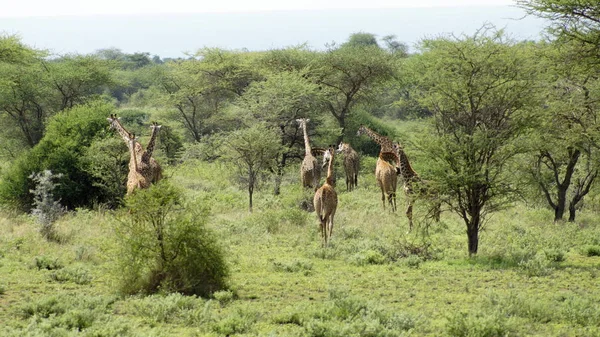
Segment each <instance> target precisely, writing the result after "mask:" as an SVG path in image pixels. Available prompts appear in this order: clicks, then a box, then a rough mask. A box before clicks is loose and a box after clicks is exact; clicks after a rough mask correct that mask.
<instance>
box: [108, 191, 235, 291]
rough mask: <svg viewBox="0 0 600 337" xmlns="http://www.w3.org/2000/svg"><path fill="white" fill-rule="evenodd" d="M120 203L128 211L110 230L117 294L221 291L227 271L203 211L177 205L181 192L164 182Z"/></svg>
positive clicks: (198, 206) (206, 212) (196, 206)
mask: <svg viewBox="0 0 600 337" xmlns="http://www.w3.org/2000/svg"><path fill="white" fill-rule="evenodd" d="M126 205H127V208H129V212H128V213H126V214H124V215H123V217H122V221H120V222H121V223H120V224H119V226H118V228H117V229H116V230H117V231H118V232H120V233H119V234H120V235H119V238H120V239H121V242H120V250H121V254H119V255H118V256H117V260H118V261H117V262H118V263H117V266H118V267H119V269H118V270H117V271H116V274H117V275H118V277H119V278H120V282H121V283H120V284H121V286H120V290H121V291H122V292H123V293H125V294H135V293H143V294H151V293H156V292H158V291H162V292H166V293H171V292H179V293H182V294H193V295H200V296H208V295H210V294H211V293H213V292H215V291H217V290H221V289H224V288H226V279H227V276H228V267H227V265H226V263H225V259H224V255H223V251H222V250H221V248H220V247H219V246H218V245H217V242H216V239H215V236H214V235H213V233H212V232H210V231H209V230H208V229H206V227H205V222H206V219H207V216H208V210H207V209H206V208H203V207H202V206H200V205H192V204H190V205H188V207H183V206H184V200H183V197H182V193H181V192H180V191H179V190H178V189H176V188H175V187H173V186H172V185H170V184H169V183H168V182H167V181H164V180H163V181H161V182H159V183H158V184H156V185H153V186H151V187H150V188H149V189H145V190H139V191H137V192H136V193H135V194H133V195H132V196H130V197H128V198H127V199H126ZM186 209H187V211H186Z"/></svg>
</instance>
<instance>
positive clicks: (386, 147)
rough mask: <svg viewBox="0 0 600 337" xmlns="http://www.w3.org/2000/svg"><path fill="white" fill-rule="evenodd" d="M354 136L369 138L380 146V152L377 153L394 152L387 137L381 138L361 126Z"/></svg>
mask: <svg viewBox="0 0 600 337" xmlns="http://www.w3.org/2000/svg"><path fill="white" fill-rule="evenodd" d="M356 135H357V136H362V135H367V136H369V138H371V139H372V140H373V141H374V142H375V143H377V144H379V146H381V150H380V151H379V152H394V145H393V143H392V141H391V140H390V139H389V138H388V137H386V136H382V135H380V134H378V133H377V132H375V131H373V130H371V129H369V128H368V127H366V126H364V125H361V126H360V127H359V128H358V131H357V132H356Z"/></svg>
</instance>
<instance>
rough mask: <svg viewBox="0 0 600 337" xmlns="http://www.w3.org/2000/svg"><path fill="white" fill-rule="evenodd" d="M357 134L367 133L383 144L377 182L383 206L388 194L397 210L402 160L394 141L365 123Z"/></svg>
mask: <svg viewBox="0 0 600 337" xmlns="http://www.w3.org/2000/svg"><path fill="white" fill-rule="evenodd" d="M356 135H357V136H361V135H367V136H368V137H369V138H371V139H372V140H374V141H375V142H376V143H377V144H379V146H381V149H380V151H379V157H378V158H377V164H376V166H375V177H376V178H377V184H379V188H380V189H381V202H382V204H383V208H384V209H385V199H386V196H387V199H388V202H389V204H390V208H391V209H392V212H395V211H396V188H397V185H398V174H399V173H400V168H399V166H398V165H399V163H400V160H399V159H398V156H397V155H396V152H395V149H394V145H393V143H392V141H391V140H390V139H389V138H388V137H385V136H382V135H380V134H378V133H376V132H375V131H373V130H371V129H369V128H368V127H366V126H364V125H361V126H360V127H359V128H358V131H357V133H356ZM388 161H392V162H394V163H395V164H396V166H393V165H392V164H390V163H389V162H388Z"/></svg>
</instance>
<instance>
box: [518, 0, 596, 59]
mask: <svg viewBox="0 0 600 337" xmlns="http://www.w3.org/2000/svg"><path fill="white" fill-rule="evenodd" d="M516 2H517V5H518V6H520V7H521V8H524V9H525V10H526V11H527V12H528V13H529V14H532V15H536V16H539V17H541V18H544V19H546V20H548V21H549V27H548V28H549V31H550V32H551V33H552V34H554V35H555V36H557V37H559V38H560V39H564V40H567V41H568V40H576V41H579V42H583V43H584V45H586V48H584V49H583V50H582V52H586V53H587V55H588V56H591V57H593V58H596V59H597V58H598V56H600V52H599V51H598V45H599V44H600V10H599V6H598V1H596V0H517V1H516Z"/></svg>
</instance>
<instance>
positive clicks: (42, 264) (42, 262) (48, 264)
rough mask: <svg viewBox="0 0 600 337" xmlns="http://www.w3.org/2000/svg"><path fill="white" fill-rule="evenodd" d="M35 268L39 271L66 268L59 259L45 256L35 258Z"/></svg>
mask: <svg viewBox="0 0 600 337" xmlns="http://www.w3.org/2000/svg"><path fill="white" fill-rule="evenodd" d="M35 266H36V268H37V269H38V270H42V269H47V270H57V269H61V268H63V267H64V265H63V263H62V262H60V261H59V260H58V258H52V257H48V256H45V255H44V256H36V257H35Z"/></svg>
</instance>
